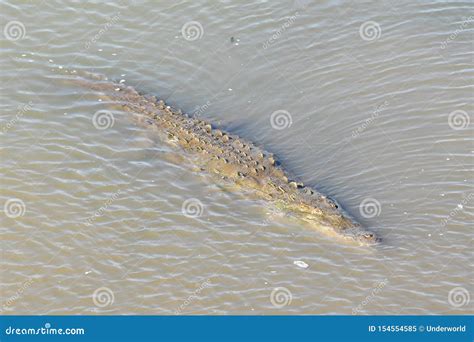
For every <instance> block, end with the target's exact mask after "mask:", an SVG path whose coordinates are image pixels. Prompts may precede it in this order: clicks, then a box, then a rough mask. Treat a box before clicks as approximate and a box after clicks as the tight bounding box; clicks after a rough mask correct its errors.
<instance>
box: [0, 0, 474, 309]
mask: <svg viewBox="0 0 474 342" xmlns="http://www.w3.org/2000/svg"><path fill="white" fill-rule="evenodd" d="M0 13H1V14H0V15H1V26H2V27H1V28H2V30H3V36H2V43H1V46H2V53H1V57H0V58H1V66H2V67H1V71H0V72H1V74H2V81H3V82H2V88H1V89H2V90H1V97H2V101H1V104H0V105H1V108H2V111H1V133H2V135H1V141H0V142H1V152H0V153H1V163H0V177H1V178H0V179H1V182H2V183H1V193H0V200H1V205H2V208H3V212H2V213H1V214H2V215H1V216H0V220H1V221H0V222H1V223H0V229H1V241H0V246H1V251H2V254H1V259H0V270H1V276H0V284H1V287H0V288H1V300H2V303H1V309H2V312H3V313H10V314H11V313H17V314H27V313H34V314H175V313H177V314H206V313H210V314H429V313H438V314H440V313H444V314H455V313H472V311H473V310H472V304H471V303H470V302H469V299H470V298H471V297H472V295H473V287H472V285H471V284H472V279H473V273H472V267H470V265H471V264H472V247H473V246H472V222H473V218H474V213H473V207H474V194H473V191H474V190H473V178H472V173H471V172H472V166H473V159H472V157H473V153H474V145H473V142H474V136H473V133H474V132H473V126H472V125H473V124H472V120H473V117H472V115H473V114H472V113H473V103H472V96H473V86H472V79H473V76H474V75H473V69H474V68H473V62H472V38H473V25H474V23H473V18H472V17H467V15H468V14H469V13H472V3H470V2H453V3H449V4H447V3H442V2H424V3H421V4H412V3H411V2H390V1H381V2H374V3H367V2H366V3H361V4H360V5H355V4H354V3H351V2H339V1H329V2H327V3H325V4H312V3H310V2H309V1H296V2H294V3H292V4H291V3H290V4H289V3H288V2H274V1H272V2H265V3H254V4H252V3H248V2H241V1H234V2H232V3H228V2H226V3H215V2H213V1H210V2H202V3H197V2H192V3H187V2H176V1H173V2H166V3H163V2H160V4H157V3H152V2H141V1H140V2H139V1H136V2H131V3H130V4H129V5H126V4H125V3H123V4H113V3H105V4H79V3H77V4H76V5H70V6H65V5H64V4H63V3H62V2H61V3H60V2H58V3H56V4H55V3H54V2H50V1H48V2H44V3H40V2H29V3H28V2H24V3H22V4H16V3H14V2H9V1H7V2H3V3H2V5H1V11H0ZM81 71H92V72H97V73H101V74H105V75H107V76H108V77H110V78H113V79H116V80H124V82H125V83H126V84H130V85H133V86H134V87H136V88H137V89H140V90H141V91H144V92H148V93H151V94H154V95H156V96H158V97H159V98H162V99H165V100H166V101H167V102H168V103H169V104H170V105H173V106H176V107H180V108H181V109H182V110H183V111H185V112H189V113H194V114H195V115H199V116H201V117H203V118H205V119H207V120H210V121H212V122H214V123H215V124H217V125H219V126H220V127H223V128H224V129H226V130H229V131H231V132H234V133H237V134H239V135H240V136H242V137H244V138H246V139H249V140H251V141H254V142H255V143H257V144H259V145H261V146H264V147H265V148H266V149H267V150H269V151H271V152H273V153H275V154H276V155H277V156H278V157H279V159H280V160H281V161H282V164H283V165H284V166H285V167H286V169H287V170H289V171H290V173H291V174H292V175H294V176H295V177H296V178H298V179H300V180H301V181H303V182H305V183H307V184H309V185H311V186H313V187H315V188H317V189H318V190H320V191H322V192H324V193H326V194H327V195H329V196H331V197H332V198H334V199H336V200H337V201H338V202H339V203H340V204H341V205H342V206H343V207H344V208H345V209H346V210H347V211H348V212H349V213H350V214H351V215H352V216H354V217H355V218H356V219H357V220H358V221H359V222H361V223H362V224H363V225H364V226H366V227H367V228H368V229H371V230H372V231H374V232H376V233H377V234H378V235H380V236H381V237H382V238H383V243H382V244H381V245H379V246H377V247H375V248H371V249H368V248H361V247H354V246H349V245H345V244H340V243H338V242H336V241H334V240H332V239H330V238H327V237H324V236H321V235H320V234H319V233H318V232H317V231H312V230H310V229H307V228H306V227H304V226H303V225H301V224H300V223H299V222H295V221H292V220H291V219H289V218H287V217H285V216H282V215H281V214H279V213H278V212H274V211H273V210H271V209H270V208H268V206H267V205H266V204H265V203H263V202H260V201H256V200H255V199H252V198H249V197H248V196H245V195H243V194H241V193H239V192H235V191H231V189H227V188H226V187H223V186H221V185H219V184H216V183H215V182H213V181H212V180H211V179H209V178H208V177H207V176H206V175H203V174H199V173H196V172H194V171H193V169H192V167H191V166H190V165H188V163H186V160H184V162H183V161H182V160H180V158H179V155H176V154H175V153H173V151H171V150H169V148H168V147H166V146H164V145H163V144H161V143H160V142H159V141H158V140H157V139H156V137H155V136H153V135H152V134H149V133H147V132H145V131H144V130H143V129H142V128H140V127H137V126H135V125H133V123H132V122H131V121H130V120H129V117H128V115H127V114H126V113H124V112H121V111H120V110H118V109H117V108H111V107H110V106H108V105H107V104H105V103H104V101H100V100H101V98H100V94H98V93H94V92H93V91H88V90H84V89H78V88H77V87H73V86H71V85H67V84H65V83H64V82H62V80H63V79H64V78H66V77H69V76H70V75H71V74H74V73H75V72H81ZM104 111H105V112H104ZM97 113H98V114H97ZM104 113H105V114H104ZM109 114H112V115H111V116H110V115H109Z"/></svg>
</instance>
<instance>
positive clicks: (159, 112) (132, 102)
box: [74, 75, 378, 245]
mask: <svg viewBox="0 0 474 342" xmlns="http://www.w3.org/2000/svg"><path fill="white" fill-rule="evenodd" d="M74 83H77V84H80V85H81V86H84V87H87V88H90V89H93V90H96V91H98V92H100V93H101V94H102V95H103V96H105V97H106V98H108V99H110V100H111V101H113V102H114V104H118V105H120V106H121V107H122V108H123V109H124V110H125V111H128V112H131V113H133V114H134V116H135V118H136V120H137V121H138V122H139V123H140V124H141V125H144V126H146V127H148V128H150V129H152V130H155V131H156V132H157V133H158V134H159V135H161V136H162V137H163V138H164V139H165V140H166V141H167V142H170V143H171V144H173V145H176V146H179V147H180V148H182V149H183V150H185V151H187V152H189V153H191V154H193V155H195V156H196V158H195V160H196V162H197V164H198V166H199V167H200V168H202V169H203V170H206V171H208V172H210V173H212V174H217V175H219V176H220V177H221V178H223V179H225V180H227V181H230V182H232V183H234V184H236V185H239V186H241V187H243V188H245V189H248V190H252V191H253V192H254V193H255V194H256V195H257V196H259V197H261V198H264V199H265V200H268V201H270V202H273V203H274V204H275V205H277V206H278V207H279V208H282V209H284V210H285V211H287V212H288V213H290V214H291V215H293V216H295V217H297V218H299V219H302V220H304V221H306V222H309V223H310V224H311V225H312V226H314V227H316V228H317V229H318V230H320V231H322V232H324V233H325V234H327V235H331V236H334V237H337V238H340V239H343V240H346V241H349V242H355V243H357V244H361V245H371V244H374V243H376V242H377V241H378V238H377V237H376V236H375V235H374V234H373V233H371V232H368V231H365V230H364V229H362V228H361V226H360V225H359V224H358V223H356V222H354V221H353V220H352V219H350V218H349V217H348V216H347V215H345V214H344V213H343V211H342V210H341V209H340V208H339V206H338V205H337V204H336V203H335V202H334V201H333V200H331V199H329V198H327V197H326V196H324V195H323V194H321V193H319V192H317V191H316V190H314V189H312V188H310V187H308V186H305V185H303V184H302V183H298V182H296V181H292V180H289V179H288V176H287V174H286V172H285V171H284V170H283V169H282V168H281V167H280V166H279V165H278V163H277V162H276V161H275V158H274V156H273V155H272V154H271V153H267V152H265V151H264V150H262V149H260V148H258V147H257V146H255V145H254V144H252V143H251V142H248V141H246V140H244V139H242V138H240V137H238V136H236V135H233V134H229V133H227V132H224V131H222V130H220V129H216V128H214V127H213V126H212V125H211V124H210V123H208V122H206V121H203V120H201V119H199V118H193V117H189V116H188V115H185V114H182V113H181V112H180V111H175V110H173V109H172V108H171V107H169V106H166V104H165V103H164V102H163V101H158V100H157V99H156V98H155V97H154V96H147V95H142V94H139V93H138V92H137V91H136V90H135V89H134V88H132V87H130V86H125V85H124V84H121V83H114V82H112V81H108V80H107V79H105V78H102V77H98V76H95V75H89V77H88V78H77V79H75V80H74Z"/></svg>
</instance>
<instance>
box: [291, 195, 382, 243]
mask: <svg viewBox="0 0 474 342" xmlns="http://www.w3.org/2000/svg"><path fill="white" fill-rule="evenodd" d="M287 209H289V210H291V212H293V213H294V214H295V216H297V217H299V218H301V219H302V220H303V221H305V222H307V223H309V224H310V225H311V226H313V227H315V228H316V229H318V230H319V231H321V232H323V233H324V234H325V235H328V236H331V237H335V238H338V239H341V240H343V241H346V242H349V243H354V244H356V245H362V246H371V245H374V244H377V243H379V242H380V241H381V240H380V238H378V237H377V236H376V235H375V234H374V233H373V232H370V231H367V230H365V229H363V228H362V227H361V226H360V225H359V224H358V223H356V222H354V221H353V220H352V219H350V218H349V217H348V216H346V215H345V214H344V213H343V212H342V211H341V208H340V207H339V206H338V205H337V204H336V203H335V202H334V201H333V200H331V199H327V198H321V199H319V200H318V203H315V202H314V201H311V202H309V203H308V202H306V201H303V202H299V203H296V202H295V203H292V204H290V205H288V206H287Z"/></svg>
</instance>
